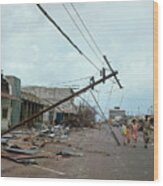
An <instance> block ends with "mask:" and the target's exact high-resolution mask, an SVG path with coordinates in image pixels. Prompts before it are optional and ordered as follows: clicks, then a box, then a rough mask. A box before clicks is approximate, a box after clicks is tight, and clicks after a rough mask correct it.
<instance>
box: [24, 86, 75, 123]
mask: <svg viewBox="0 0 163 186" xmlns="http://www.w3.org/2000/svg"><path fill="white" fill-rule="evenodd" d="M22 90H23V91H26V92H28V93H32V94H34V95H36V96H37V97H38V98H39V99H41V100H42V104H43V105H44V108H47V107H49V106H51V105H53V104H55V103H57V102H58V101H60V100H62V99H64V98H65V97H68V96H70V95H72V94H73V90H72V89H71V88H48V87H38V86H28V87H24V88H23V89H22ZM76 114H77V107H76V106H75V104H74V99H71V100H69V101H67V102H65V103H63V104H61V105H60V106H58V107H56V108H55V109H52V110H50V111H48V112H46V113H44V114H43V122H44V123H45V124H49V123H50V124H54V123H56V124H59V123H62V122H63V121H67V120H71V119H72V118H74V117H75V115H76Z"/></svg>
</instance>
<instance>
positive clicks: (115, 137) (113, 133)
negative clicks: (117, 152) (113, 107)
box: [90, 91, 121, 146]
mask: <svg viewBox="0 0 163 186" xmlns="http://www.w3.org/2000/svg"><path fill="white" fill-rule="evenodd" d="M90 93H91V95H92V97H93V99H94V101H95V103H96V105H97V106H98V108H99V110H100V112H101V114H102V116H103V118H104V119H105V120H107V118H106V116H105V114H104V112H103V110H102V108H101V107H100V104H99V103H98V101H97V99H96V97H95V96H94V94H93V92H92V91H90ZM109 129H110V131H111V134H112V136H113V137H114V139H115V141H116V143H117V145H118V146H120V145H121V144H120V142H119V139H118V138H117V136H116V134H115V132H114V131H113V129H112V127H111V126H110V125H109Z"/></svg>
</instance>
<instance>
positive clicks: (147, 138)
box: [143, 116, 151, 148]
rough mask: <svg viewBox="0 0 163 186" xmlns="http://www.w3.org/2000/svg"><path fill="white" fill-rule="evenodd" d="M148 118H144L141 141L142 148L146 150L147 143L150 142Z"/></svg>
mask: <svg viewBox="0 0 163 186" xmlns="http://www.w3.org/2000/svg"><path fill="white" fill-rule="evenodd" d="M149 120H150V118H149V117H148V116H145V122H144V126H143V139H144V148H148V143H149V141H150V133H151V127H150V121H149Z"/></svg>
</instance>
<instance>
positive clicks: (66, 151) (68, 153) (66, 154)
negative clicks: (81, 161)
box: [57, 149, 83, 157]
mask: <svg viewBox="0 0 163 186" xmlns="http://www.w3.org/2000/svg"><path fill="white" fill-rule="evenodd" d="M57 155H62V156H63V157H70V156H76V157H81V156H83V153H80V152H75V151H74V150H70V149H64V150H62V151H60V152H58V153H57Z"/></svg>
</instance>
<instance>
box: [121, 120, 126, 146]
mask: <svg viewBox="0 0 163 186" xmlns="http://www.w3.org/2000/svg"><path fill="white" fill-rule="evenodd" d="M122 136H123V144H124V145H126V141H127V127H126V124H124V123H123V124H122Z"/></svg>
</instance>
